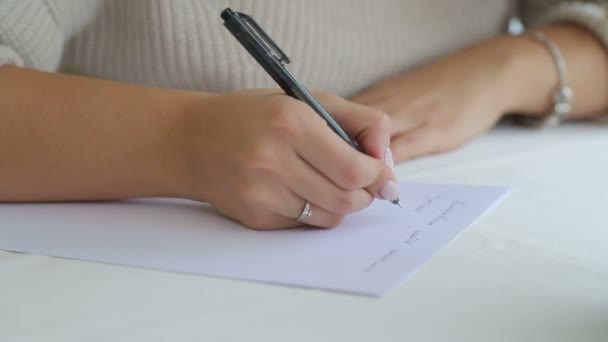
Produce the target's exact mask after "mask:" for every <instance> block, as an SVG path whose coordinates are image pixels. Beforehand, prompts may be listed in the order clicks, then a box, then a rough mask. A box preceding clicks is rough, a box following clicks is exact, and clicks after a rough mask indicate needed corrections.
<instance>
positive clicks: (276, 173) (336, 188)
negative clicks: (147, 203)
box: [179, 90, 398, 229]
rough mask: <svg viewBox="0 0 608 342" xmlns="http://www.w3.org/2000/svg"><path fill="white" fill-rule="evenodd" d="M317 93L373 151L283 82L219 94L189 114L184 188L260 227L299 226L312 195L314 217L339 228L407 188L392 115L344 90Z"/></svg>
mask: <svg viewBox="0 0 608 342" xmlns="http://www.w3.org/2000/svg"><path fill="white" fill-rule="evenodd" d="M316 96H317V98H318V99H319V100H320V102H321V103H322V104H323V105H324V106H325V108H326V109H327V110H328V111H329V112H330V113H332V115H333V116H334V117H335V118H336V120H337V121H338V122H340V124H341V125H342V127H343V128H344V129H345V130H346V131H347V133H348V134H349V135H350V136H351V137H353V138H354V139H355V140H356V141H357V142H358V143H359V144H360V145H361V147H362V148H363V150H364V151H365V152H366V153H367V155H366V154H363V153H359V152H357V151H356V150H355V149H353V148H352V147H351V146H349V145H348V144H347V143H345V142H344V141H342V140H341V139H340V138H339V137H338V136H337V135H336V134H335V133H334V132H333V131H331V129H330V128H329V127H328V126H327V124H326V123H325V122H324V121H323V120H322V119H321V118H320V117H319V115H317V114H316V113H315V112H314V111H313V110H312V109H311V108H310V107H308V106H307V105H306V104H304V103H303V102H300V101H297V100H294V99H292V98H290V97H288V96H286V95H285V94H284V93H282V92H280V91H277V90H250V91H244V92H239V93H233V94H227V95H218V96H214V97H212V98H211V99H205V100H204V101H201V103H200V104H199V105H198V106H194V107H191V109H190V110H189V111H188V113H187V114H186V115H185V120H184V126H183V131H184V132H185V133H184V134H183V135H184V144H183V147H182V148H181V150H182V151H183V155H184V158H183V159H184V160H185V161H186V163H185V167H184V170H185V177H184V179H186V180H187V182H186V183H185V184H184V185H185V186H183V187H182V189H181V190H180V194H179V196H180V197H187V198H192V199H197V200H203V201H206V202H209V203H211V204H212V205H213V206H214V207H215V208H217V209H218V210H219V211H220V212H222V213H223V214H225V215H226V216H229V217H231V218H234V219H235V220H238V221H239V222H241V223H242V224H244V225H246V226H248V227H251V228H255V229H275V228H287V227H292V226H297V225H299V224H300V223H299V222H297V221H296V218H297V217H298V216H299V215H300V213H301V212H302V209H303V207H304V204H305V201H308V202H310V203H311V205H312V216H311V217H309V218H307V219H306V220H305V222H304V223H306V224H309V225H312V226H317V227H334V226H336V225H337V224H338V223H340V222H341V220H342V218H343V217H344V215H347V214H349V213H353V212H356V211H359V210H361V209H363V208H365V207H367V206H368V205H369V204H370V203H371V202H372V200H373V198H374V197H378V198H386V199H390V200H392V199H394V197H396V196H398V185H397V183H396V182H395V181H394V179H395V176H394V174H393V173H392V170H391V168H392V157H391V156H390V152H387V151H390V150H388V146H389V140H390V134H389V130H390V128H389V119H388V117H387V116H386V114H384V113H383V112H381V111H378V110H374V109H371V108H368V107H364V106H361V105H357V104H354V103H351V102H348V101H346V100H344V99H342V98H339V97H337V96H333V95H328V94H317V95H316ZM385 161H386V163H387V164H388V166H387V164H385Z"/></svg>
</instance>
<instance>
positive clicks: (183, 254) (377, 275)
mask: <svg viewBox="0 0 608 342" xmlns="http://www.w3.org/2000/svg"><path fill="white" fill-rule="evenodd" d="M507 191H508V189H507V188H505V187H481V186H464V185H430V184H413V183H402V184H401V194H402V195H401V202H402V204H403V206H404V208H403V209H400V208H399V207H396V206H393V205H391V204H390V203H388V202H385V201H375V202H374V203H373V204H372V205H371V206H370V207H369V208H368V209H366V210H364V211H362V212H360V213H357V214H354V215H351V216H349V217H347V218H346V219H345V220H344V222H343V223H342V224H341V225H340V226H339V227H337V228H334V229H330V230H318V229H294V230H282V231H271V232H260V231H253V230H249V229H246V228H244V227H242V226H240V225H239V224H237V223H235V222H233V221H231V220H228V219H226V218H224V217H222V216H221V215H219V214H218V213H216V212H215V211H214V210H213V209H212V208H211V207H209V206H208V205H206V204H201V203H196V202H191V201H185V200H170V199H146V200H132V201H123V202H101V203H100V202H97V203H59V204H2V205H0V220H1V221H0V249H2V250H7V251H16V252H25V253H33V254H41V255H49V256H58V257H65V258H72V259H80V260H88V261H96V262H103V263H111V264H119V265H128V266H135V267H145V268H152V269H159V270H166V271H173V272H184V273H193V274H202V275H210V276H218V277H225V278H233V279H244V280H252V281H261V282H271V283H277V284H286V285H291V286H301V287H310V288H319V289H326V290H335V291H343V292H350V293H357V294H363V295H373V296H379V295H381V294H384V293H386V292H387V291H388V290H390V289H391V288H392V287H394V286H395V285H397V284H398V283H399V282H401V281H403V280H404V279H405V278H406V277H407V276H408V275H409V274H411V273H412V272H413V271H414V270H415V269H416V268H418V267H419V266H420V265H421V264H423V263H424V262H426V261H428V260H429V259H430V258H431V257H432V256H433V255H434V254H435V253H437V252H438V251H439V250H440V249H441V248H442V247H443V246H445V245H446V244H447V243H448V242H449V241H450V240H452V239H453V238H454V237H456V236H457V235H458V234H459V233H460V232H462V231H463V230H464V229H465V228H466V227H467V226H469V225H470V224H471V223H473V222H474V221H475V220H476V219H477V218H478V217H480V216H481V215H482V214H483V213H484V212H485V211H486V210H487V209H489V208H490V207H491V206H493V205H494V204H495V203H496V202H497V201H498V200H499V199H501V198H502V197H503V196H504V195H505V194H506V193H507ZM313 215H314V213H313Z"/></svg>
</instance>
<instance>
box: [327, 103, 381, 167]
mask: <svg viewBox="0 0 608 342" xmlns="http://www.w3.org/2000/svg"><path fill="white" fill-rule="evenodd" d="M315 96H316V97H317V98H318V99H319V102H321V104H322V105H323V106H324V107H325V109H327V111H328V112H329V113H331V115H332V117H333V118H334V119H335V120H336V121H337V122H338V123H339V124H340V126H341V127H342V128H343V129H344V131H345V132H346V133H347V134H348V135H349V136H350V137H351V138H352V139H353V140H355V141H356V142H357V144H359V147H360V148H361V150H362V151H363V152H364V153H365V154H367V155H369V156H371V157H373V158H376V159H379V160H382V161H384V158H385V156H386V151H387V149H388V147H389V145H390V140H391V127H390V118H389V116H388V115H387V114H386V113H384V112H383V111H381V110H378V109H375V108H371V107H367V106H364V105H360V104H357V103H354V102H350V101H348V100H345V99H343V98H341V97H339V96H336V95H333V94H326V93H319V94H315Z"/></svg>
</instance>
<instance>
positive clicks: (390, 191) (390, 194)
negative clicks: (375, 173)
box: [380, 179, 400, 201]
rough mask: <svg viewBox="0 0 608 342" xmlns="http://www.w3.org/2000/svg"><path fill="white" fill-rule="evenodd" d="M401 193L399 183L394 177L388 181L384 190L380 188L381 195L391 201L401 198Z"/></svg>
mask: <svg viewBox="0 0 608 342" xmlns="http://www.w3.org/2000/svg"><path fill="white" fill-rule="evenodd" d="M399 193H400V191H399V184H398V183H397V182H395V181H394V180H392V179H391V180H389V181H388V182H386V184H385V185H384V187H383V188H382V190H380V196H382V198H384V199H385V200H389V201H395V200H397V199H399Z"/></svg>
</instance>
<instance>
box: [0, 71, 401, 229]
mask: <svg viewBox="0 0 608 342" xmlns="http://www.w3.org/2000/svg"><path fill="white" fill-rule="evenodd" d="M319 99H320V101H322V103H323V104H324V105H325V106H326V108H327V109H328V110H330V111H331V112H332V113H333V114H334V115H335V116H336V119H337V120H338V121H340V122H341V123H342V125H343V127H344V129H345V130H347V132H349V134H351V135H352V136H356V137H358V141H359V142H360V143H361V146H363V148H364V149H365V150H366V151H367V152H368V154H370V155H371V156H367V155H364V154H362V153H358V152H356V151H355V150H354V149H353V148H352V147H350V146H349V145H347V144H346V143H345V142H344V141H342V140H341V139H340V138H339V137H338V136H337V135H336V134H334V133H333V132H332V131H331V130H330V129H329V128H328V127H327V125H326V124H325V122H324V121H323V120H322V119H321V118H320V117H319V116H318V115H316V113H314V112H313V111H312V109H311V108H309V107H308V106H306V105H305V104H303V103H302V102H299V101H297V100H294V99H291V98H289V97H287V96H285V95H284V94H283V95H281V92H277V91H276V90H251V91H245V92H239V93H234V94H223V95H211V94H203V93H198V92H187V91H181V90H171V89H161V88H153V87H144V86H139V85H130V84H123V83H118V82H112V81H103V80H98V79H93V78H86V77H79V76H70V75H62V74H54V73H46V72H40V71H33V70H28V69H25V68H19V67H11V66H4V67H0V103H2V107H1V108H0V160H2V163H1V164H0V202H15V201H62V200H104V199H121V198H131V197H143V196H167V197H181V198H188V199H193V200H200V201H206V202H209V203H211V204H212V205H213V206H214V207H216V208H217V209H218V210H219V211H220V212H222V213H223V214H225V215H227V216H229V217H231V218H234V219H236V220H238V221H240V222H241V223H243V224H244V225H247V226H249V227H252V228H257V229H272V228H286V227H291V226H298V225H300V223H299V222H296V221H295V220H294V218H296V217H298V216H299V213H300V212H301V210H302V207H303V206H304V201H309V202H311V203H312V204H313V212H314V214H313V216H312V217H311V218H309V219H308V220H307V221H306V223H307V224H310V225H314V226H319V227H333V226H336V225H337V224H338V223H339V222H340V221H341V220H342V218H343V217H344V215H346V214H349V213H352V212H355V211H359V210H361V209H363V208H365V207H367V206H368V205H369V204H370V202H371V201H372V200H373V195H372V194H374V195H375V196H376V197H379V198H382V197H383V196H382V195H381V194H382V193H386V192H385V191H384V189H385V188H386V187H387V184H389V183H390V184H395V185H396V183H394V182H392V181H390V179H394V174H393V173H392V170H391V169H390V168H389V167H387V166H386V165H385V164H384V163H383V162H382V159H384V158H385V151H386V150H387V148H388V144H389V134H388V130H389V126H388V119H387V118H386V117H385V116H384V114H382V113H380V112H378V111H376V110H372V109H370V108H367V107H364V106H360V105H356V104H353V103H350V102H348V101H346V100H343V99H341V98H338V97H336V96H332V95H326V94H320V97H319ZM389 188H390V185H389ZM397 195H398V194H397ZM387 199H391V200H392V199H393V198H387Z"/></svg>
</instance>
